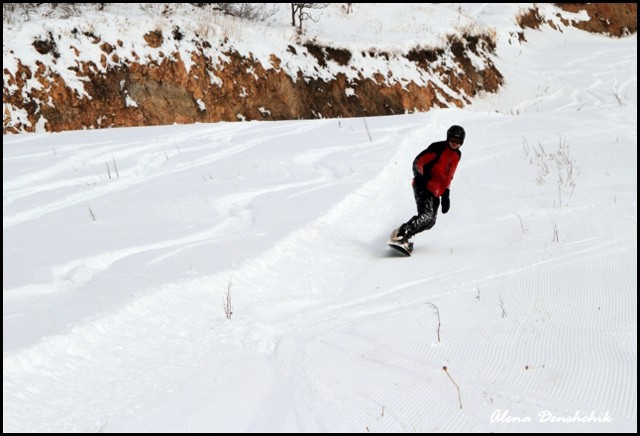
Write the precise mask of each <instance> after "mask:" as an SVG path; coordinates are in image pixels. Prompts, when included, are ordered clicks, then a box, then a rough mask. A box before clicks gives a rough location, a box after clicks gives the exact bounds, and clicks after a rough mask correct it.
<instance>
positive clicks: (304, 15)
mask: <svg viewBox="0 0 640 436" xmlns="http://www.w3.org/2000/svg"><path fill="white" fill-rule="evenodd" d="M327 6H329V3H291V25H292V26H293V27H296V20H297V26H298V30H299V31H300V32H302V22H303V21H306V20H311V21H313V22H317V19H314V18H313V16H311V13H310V12H308V11H307V9H324V8H326V7H327Z"/></svg>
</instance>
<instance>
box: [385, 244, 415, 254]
mask: <svg viewBox="0 0 640 436" xmlns="http://www.w3.org/2000/svg"><path fill="white" fill-rule="evenodd" d="M388 245H389V247H391V248H394V249H395V250H397V251H398V252H400V253H402V254H404V255H405V256H411V252H412V251H413V242H409V243H408V244H401V243H399V242H392V241H389V243H388Z"/></svg>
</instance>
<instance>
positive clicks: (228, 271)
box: [3, 6, 637, 432]
mask: <svg viewBox="0 0 640 436" xmlns="http://www.w3.org/2000/svg"><path fill="white" fill-rule="evenodd" d="M475 14H476V15H475V16H476V17H478V18H479V19H480V17H485V18H486V19H488V17H489V16H490V15H492V14H493V15H496V16H497V15H499V14H498V12H496V10H495V9H491V7H489V6H485V7H484V9H478V10H476V11H475ZM483 14H484V15H483ZM507 40H508V36H507V33H504V34H501V35H500V41H501V45H500V47H499V48H500V51H499V58H498V59H497V61H496V64H497V66H498V68H499V69H500V71H502V72H503V73H504V74H505V78H506V85H505V87H504V90H503V92H501V93H500V94H498V95H491V96H486V97H485V98H483V99H482V100H480V101H478V102H476V103H475V104H474V105H473V106H471V107H470V108H467V109H465V110H460V109H446V110H438V111H431V112H428V113H425V114H415V115H404V116H394V117H377V118H366V119H327V120H317V121H283V122H268V123H265V122H262V123H261V122H249V123H220V124H214V125H193V126H167V127H154V128H133V129H112V130H104V131H85V132H66V133H59V134H23V135H15V136H5V137H4V138H3V271H4V274H3V431H4V432H25V431H34V432H35V431H39V432H63V431H64V432H98V431H102V432H105V431H108V432H125V431H131V432H223V431H228V432H241V431H250V432H258V431H261V432H262V431H263V432H276V431H277V432H284V431H300V432H321V431H322V432H428V431H429V432H430V431H441V432H534V431H535V432H555V431H598V432H600V431H603V432H605V431H606V432H620V431H621V432H636V431H637V309H636V307H637V266H636V265H637V163H636V162H637V122H636V119H637V37H636V36H635V35H634V36H632V37H628V38H625V39H615V40H614V39H608V38H605V37H602V36H594V35H589V34H586V33H583V32H579V31H573V30H565V32H564V33H563V34H560V33H558V32H555V31H551V30H550V29H548V28H543V29H542V30H541V31H539V32H529V33H527V40H528V43H527V44H526V45H524V46H520V45H512V44H509V43H508V41H507ZM451 124H460V125H462V126H464V127H465V129H466V130H467V141H466V142H465V144H464V146H463V147H462V152H463V159H462V161H461V164H460V166H459V167H458V172H457V174H456V178H455V179H454V181H453V184H452V187H451V188H452V207H451V211H450V212H449V213H448V214H447V215H439V217H438V223H437V224H436V226H435V227H434V228H433V229H432V230H431V231H429V232H426V233H423V234H420V235H418V236H417V237H416V238H415V239H414V241H415V251H414V255H413V256H412V257H410V258H399V257H396V256H395V254H394V252H392V251H391V250H390V249H389V248H388V247H387V246H386V239H387V237H388V234H389V233H390V231H391V230H392V229H393V228H394V227H396V226H397V225H399V224H400V223H402V222H403V221H406V220H407V219H408V218H410V216H411V215H412V214H413V213H414V209H415V206H414V203H413V198H412V193H411V189H410V177H411V171H410V166H411V161H412V159H413V157H414V156H415V155H416V154H417V153H418V152H419V151H421V150H422V149H423V148H424V147H426V146H427V145H428V144H429V143H430V142H433V141H436V140H442V139H443V137H444V133H445V131H446V129H447V128H448V127H449V126H450V125H451ZM229 296H230V306H231V310H232V312H233V313H232V314H231V315H230V319H227V317H226V316H225V307H224V303H225V301H227V298H228V297H229ZM445 368H446V370H445Z"/></svg>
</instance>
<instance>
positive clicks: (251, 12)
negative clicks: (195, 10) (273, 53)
mask: <svg viewBox="0 0 640 436" xmlns="http://www.w3.org/2000/svg"><path fill="white" fill-rule="evenodd" d="M191 4H192V5H194V6H197V7H199V8H202V7H205V6H207V5H211V8H212V9H213V10H214V11H219V12H222V13H223V14H225V15H231V16H232V17H237V18H244V19H247V20H251V21H264V20H266V19H267V18H269V17H272V16H273V15H275V14H276V12H278V5H277V4H274V3H191Z"/></svg>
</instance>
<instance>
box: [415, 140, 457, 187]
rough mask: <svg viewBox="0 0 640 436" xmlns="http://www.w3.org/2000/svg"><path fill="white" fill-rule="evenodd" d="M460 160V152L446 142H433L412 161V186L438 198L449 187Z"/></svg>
mask: <svg viewBox="0 0 640 436" xmlns="http://www.w3.org/2000/svg"><path fill="white" fill-rule="evenodd" d="M460 158H462V153H461V152H460V150H454V149H453V148H451V147H449V145H448V144H447V141H442V142H434V143H433V144H431V145H430V146H429V147H428V148H427V149H426V150H424V151H423V152H422V153H420V154H419V155H418V156H416V158H415V159H414V160H413V186H415V187H417V188H422V189H428V190H429V191H431V193H432V194H433V195H435V196H436V197H440V196H441V195H442V194H444V191H445V190H446V189H448V188H449V185H451V180H453V175H454V173H455V172H456V168H457V167H458V162H460Z"/></svg>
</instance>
